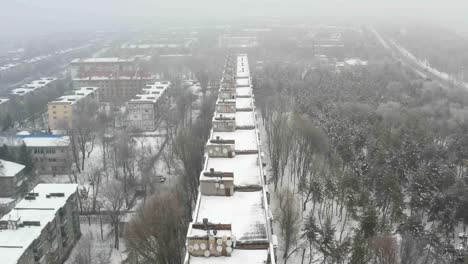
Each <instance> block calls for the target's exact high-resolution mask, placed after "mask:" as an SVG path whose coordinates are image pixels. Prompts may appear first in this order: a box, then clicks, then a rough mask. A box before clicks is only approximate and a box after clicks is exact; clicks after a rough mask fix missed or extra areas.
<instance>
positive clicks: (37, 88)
mask: <svg viewBox="0 0 468 264" xmlns="http://www.w3.org/2000/svg"><path fill="white" fill-rule="evenodd" d="M56 81H57V78H53V77H43V78H40V79H38V80H35V81H32V82H30V83H27V84H25V85H22V86H21V87H18V88H15V89H13V90H11V91H10V94H9V96H10V99H13V100H16V101H17V102H24V100H25V99H28V98H33V97H34V96H36V95H38V94H40V93H43V92H46V91H47V90H48V89H49V88H52V87H53V86H54V85H55V84H56Z"/></svg>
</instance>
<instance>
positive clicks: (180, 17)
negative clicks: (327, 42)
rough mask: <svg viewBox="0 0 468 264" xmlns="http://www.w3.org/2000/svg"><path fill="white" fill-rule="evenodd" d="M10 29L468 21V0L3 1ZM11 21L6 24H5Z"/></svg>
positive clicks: (0, 7) (3, 14)
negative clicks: (241, 21)
mask: <svg viewBox="0 0 468 264" xmlns="http://www.w3.org/2000/svg"><path fill="white" fill-rule="evenodd" d="M0 3H1V4H0V17H1V18H2V24H3V26H2V27H1V29H0V31H7V33H11V32H16V33H21V32H26V31H37V30H44V31H48V30H60V31H63V30H66V29H67V28H68V29H75V28H90V27H101V26H103V25H106V26H114V27H116V28H118V27H122V26H126V25H128V24H129V23H136V22H139V23H142V22H144V23H155V24H156V23H159V22H160V21H161V20H173V21H195V22H197V21H200V22H201V21H204V22H207V21H214V22H216V21H218V22H219V21H220V20H225V19H229V20H231V19H235V18H243V17H259V18H266V17H278V18H291V17H293V18H294V17H295V18H299V17H300V18H310V19H314V18H325V19H326V18H332V19H354V20H356V19H359V20H361V21H364V22H365V21H366V20H375V19H380V20H381V19H383V18H385V19H386V20H389V21H395V22H398V21H400V20H409V19H411V20H413V21H433V22H437V23H438V22H444V23H445V22H446V23H452V24H457V23H460V24H461V23H466V24H468V15H467V13H468V0H0ZM5 25H6V26H5Z"/></svg>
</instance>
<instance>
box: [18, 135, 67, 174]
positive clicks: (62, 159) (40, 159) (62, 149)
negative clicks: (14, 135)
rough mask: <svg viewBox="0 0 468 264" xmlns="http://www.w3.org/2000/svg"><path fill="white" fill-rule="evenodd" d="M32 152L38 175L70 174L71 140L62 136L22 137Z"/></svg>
mask: <svg viewBox="0 0 468 264" xmlns="http://www.w3.org/2000/svg"><path fill="white" fill-rule="evenodd" d="M21 138H22V139H23V142H24V144H25V145H26V147H27V148H28V149H29V150H31V154H32V158H33V163H34V170H35V171H36V174H40V175H43V174H50V175H56V174H67V173H69V172H70V166H71V160H72V159H71V156H70V138H69V137H68V136H61V135H50V134H44V135H27V136H21Z"/></svg>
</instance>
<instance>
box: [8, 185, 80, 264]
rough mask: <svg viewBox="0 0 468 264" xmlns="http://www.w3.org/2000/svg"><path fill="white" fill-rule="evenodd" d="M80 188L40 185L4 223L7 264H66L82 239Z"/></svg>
mask: <svg viewBox="0 0 468 264" xmlns="http://www.w3.org/2000/svg"><path fill="white" fill-rule="evenodd" d="M77 187H78V185H76V184H38V185H37V186H36V187H35V188H34V189H33V191H32V192H31V193H28V194H27V195H26V197H25V198H24V199H23V200H22V201H20V202H19V203H17V204H16V206H15V207H14V208H13V210H12V211H10V212H9V213H8V214H6V215H4V216H3V217H2V218H1V220H0V256H1V262H2V263H4V264H36V263H44V264H46V263H63V262H64V261H65V260H66V259H67V258H68V256H69V254H70V252H71V250H72V249H73V246H74V245H75V244H76V242H77V241H78V239H79V238H80V236H81V230H80V222H79V210H78V201H77V200H78V197H77V196H78V192H77Z"/></svg>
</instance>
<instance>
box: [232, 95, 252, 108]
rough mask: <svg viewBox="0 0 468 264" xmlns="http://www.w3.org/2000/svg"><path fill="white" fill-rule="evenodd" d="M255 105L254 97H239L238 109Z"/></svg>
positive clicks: (237, 99)
mask: <svg viewBox="0 0 468 264" xmlns="http://www.w3.org/2000/svg"><path fill="white" fill-rule="evenodd" d="M253 105H254V102H253V98H252V97H237V98H236V109H238V110H239V109H252V108H253Z"/></svg>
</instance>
